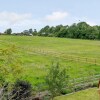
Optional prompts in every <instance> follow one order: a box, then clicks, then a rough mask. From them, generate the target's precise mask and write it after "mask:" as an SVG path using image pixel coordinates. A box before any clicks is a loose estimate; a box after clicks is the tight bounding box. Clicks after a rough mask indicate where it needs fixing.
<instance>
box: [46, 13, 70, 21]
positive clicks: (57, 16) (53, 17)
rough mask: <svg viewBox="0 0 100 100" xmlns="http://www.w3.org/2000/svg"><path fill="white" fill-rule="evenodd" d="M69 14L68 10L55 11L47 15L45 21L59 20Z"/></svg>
mask: <svg viewBox="0 0 100 100" xmlns="http://www.w3.org/2000/svg"><path fill="white" fill-rule="evenodd" d="M68 15H69V14H68V13H67V12H61V11H57V12H53V13H52V14H51V15H47V16H46V17H45V21H48V22H52V21H59V20H63V19H65V18H66V17H67V16H68Z"/></svg>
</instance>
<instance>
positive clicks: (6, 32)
mask: <svg viewBox="0 0 100 100" xmlns="http://www.w3.org/2000/svg"><path fill="white" fill-rule="evenodd" d="M4 33H5V34H7V35H11V33H12V29H11V28H9V29H7V30H6V31H5V32H4Z"/></svg>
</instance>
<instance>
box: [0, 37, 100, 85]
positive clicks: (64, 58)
mask: <svg viewBox="0 0 100 100" xmlns="http://www.w3.org/2000/svg"><path fill="white" fill-rule="evenodd" d="M11 45H15V46H16V48H17V49H18V50H19V51H20V53H19V57H20V58H21V60H22V62H23V66H24V67H25V69H26V71H25V75H26V79H27V80H29V81H30V82H31V83H32V84H38V83H39V82H42V81H44V79H43V76H45V75H46V73H47V68H48V67H49V66H50V65H51V63H52V61H54V62H57V61H59V63H60V64H61V66H62V67H65V68H67V69H68V70H69V74H70V77H71V78H79V77H82V76H88V74H89V72H91V71H92V70H93V71H94V73H95V74H99V73H100V66H99V65H95V63H97V64H100V41H95V40H77V39H66V38H52V37H34V36H0V48H7V47H9V46H11ZM95 59H96V61H95ZM88 62H90V63H91V64H90V63H88Z"/></svg>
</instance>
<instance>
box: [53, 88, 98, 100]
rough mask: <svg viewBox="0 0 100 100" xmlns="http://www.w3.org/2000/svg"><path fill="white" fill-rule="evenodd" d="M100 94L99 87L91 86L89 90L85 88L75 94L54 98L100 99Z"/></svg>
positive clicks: (68, 99) (74, 99) (70, 99)
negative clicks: (99, 93)
mask: <svg viewBox="0 0 100 100" xmlns="http://www.w3.org/2000/svg"><path fill="white" fill-rule="evenodd" d="M99 99H100V98H99V95H98V91H97V88H93V89H92V88H91V89H87V90H83V91H80V92H76V93H74V94H70V95H68V96H66V95H65V96H59V97H56V98H55V99H54V100H99Z"/></svg>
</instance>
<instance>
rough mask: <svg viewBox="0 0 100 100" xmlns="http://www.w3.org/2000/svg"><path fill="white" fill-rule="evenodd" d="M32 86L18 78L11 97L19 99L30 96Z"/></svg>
mask: <svg viewBox="0 0 100 100" xmlns="http://www.w3.org/2000/svg"><path fill="white" fill-rule="evenodd" d="M31 92H32V86H31V84H30V83H29V82H26V81H21V80H18V81H16V83H15V85H14V87H13V89H12V97H13V98H12V99H14V100H21V99H25V98H28V97H30V96H31Z"/></svg>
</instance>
